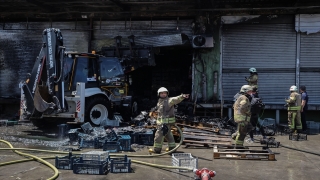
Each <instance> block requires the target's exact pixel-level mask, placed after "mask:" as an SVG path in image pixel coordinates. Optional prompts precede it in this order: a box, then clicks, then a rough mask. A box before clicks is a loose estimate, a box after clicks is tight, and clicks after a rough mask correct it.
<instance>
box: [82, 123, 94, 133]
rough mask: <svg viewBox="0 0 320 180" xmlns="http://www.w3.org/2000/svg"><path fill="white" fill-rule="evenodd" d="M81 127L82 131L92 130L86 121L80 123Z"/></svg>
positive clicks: (89, 131)
mask: <svg viewBox="0 0 320 180" xmlns="http://www.w3.org/2000/svg"><path fill="white" fill-rule="evenodd" d="M81 128H82V130H83V132H84V133H87V134H90V133H91V132H92V131H93V128H92V126H91V124H90V123H89V122H86V123H84V124H82V125H81Z"/></svg>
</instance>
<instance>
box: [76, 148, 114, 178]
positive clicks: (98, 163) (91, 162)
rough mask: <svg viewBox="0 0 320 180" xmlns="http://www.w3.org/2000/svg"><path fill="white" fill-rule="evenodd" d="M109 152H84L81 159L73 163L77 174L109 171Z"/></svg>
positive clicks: (97, 173) (99, 173) (98, 173)
mask: <svg viewBox="0 0 320 180" xmlns="http://www.w3.org/2000/svg"><path fill="white" fill-rule="evenodd" d="M108 159H109V152H105V151H90V152H86V153H82V154H81V157H80V159H75V160H74V163H73V173H75V174H96V175H101V174H106V173H107V171H108V162H109V160H108Z"/></svg>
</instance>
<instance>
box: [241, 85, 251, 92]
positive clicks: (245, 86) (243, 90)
mask: <svg viewBox="0 0 320 180" xmlns="http://www.w3.org/2000/svg"><path fill="white" fill-rule="evenodd" d="M248 91H252V86H250V85H243V86H242V87H241V89H240V92H242V93H247V92H248Z"/></svg>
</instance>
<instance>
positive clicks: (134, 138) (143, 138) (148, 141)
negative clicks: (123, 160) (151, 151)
mask: <svg viewBox="0 0 320 180" xmlns="http://www.w3.org/2000/svg"><path fill="white" fill-rule="evenodd" d="M130 136H131V142H132V143H136V144H142V145H149V146H151V145H153V142H154V137H153V131H147V132H143V133H132V134H131V135H130Z"/></svg>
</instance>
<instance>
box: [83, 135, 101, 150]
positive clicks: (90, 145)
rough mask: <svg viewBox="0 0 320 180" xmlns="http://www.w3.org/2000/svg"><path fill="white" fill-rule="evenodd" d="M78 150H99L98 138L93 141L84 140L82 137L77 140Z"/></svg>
mask: <svg viewBox="0 0 320 180" xmlns="http://www.w3.org/2000/svg"><path fill="white" fill-rule="evenodd" d="M79 148H95V149H98V148H99V140H98V138H94V139H85V138H84V137H80V138H79Z"/></svg>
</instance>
